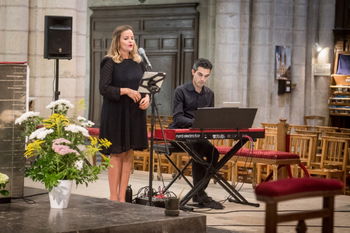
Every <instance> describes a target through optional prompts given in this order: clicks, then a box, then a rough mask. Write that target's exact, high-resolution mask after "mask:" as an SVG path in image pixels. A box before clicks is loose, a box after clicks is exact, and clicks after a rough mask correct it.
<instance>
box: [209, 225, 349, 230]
mask: <svg viewBox="0 0 350 233" xmlns="http://www.w3.org/2000/svg"><path fill="white" fill-rule="evenodd" d="M295 226H296V225H292V224H290V225H285V224H283V225H280V224H278V227H295ZM207 227H265V225H263V224H222V225H219V224H217V225H207ZM307 227H315V228H316V227H322V225H307ZM333 227H334V228H346V229H348V228H350V226H333Z"/></svg>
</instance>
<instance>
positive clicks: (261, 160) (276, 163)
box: [216, 146, 309, 187]
mask: <svg viewBox="0 0 350 233" xmlns="http://www.w3.org/2000/svg"><path fill="white" fill-rule="evenodd" d="M216 148H217V150H218V151H219V153H220V154H226V153H227V152H228V151H229V150H230V149H231V148H232V147H228V146H217V147H216ZM231 161H232V162H233V169H232V175H231V177H232V182H237V180H238V177H237V176H238V167H237V162H238V161H240V162H244V164H247V163H252V164H253V187H255V186H256V184H257V183H260V181H261V177H262V174H261V173H262V171H261V165H270V166H272V172H271V173H270V174H268V175H267V177H266V179H265V181H268V180H270V179H271V178H273V180H277V179H278V178H279V177H278V176H279V174H278V169H280V168H281V167H285V168H286V170H287V174H288V177H289V178H292V177H293V175H292V171H291V167H290V165H298V166H299V167H300V168H301V169H302V170H303V172H304V176H305V177H309V173H308V171H307V169H306V168H305V166H304V165H303V164H302V163H301V162H300V158H299V155H297V154H294V153H290V152H284V151H274V150H251V149H248V148H242V149H240V150H239V151H238V152H237V153H236V155H235V156H233V157H232V160H231ZM283 178H285V177H283Z"/></svg>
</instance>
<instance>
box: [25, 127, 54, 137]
mask: <svg viewBox="0 0 350 233" xmlns="http://www.w3.org/2000/svg"><path fill="white" fill-rule="evenodd" d="M50 133H53V129H46V128H44V127H43V128H39V129H37V130H35V131H34V132H33V133H31V134H30V135H29V139H30V140H31V139H34V138H37V139H41V140H43V139H44V138H46V136H47V135H48V134H50Z"/></svg>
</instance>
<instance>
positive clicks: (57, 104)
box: [46, 99, 74, 110]
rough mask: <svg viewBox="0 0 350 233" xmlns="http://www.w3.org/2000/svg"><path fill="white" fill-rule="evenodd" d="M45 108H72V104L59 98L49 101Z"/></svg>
mask: <svg viewBox="0 0 350 233" xmlns="http://www.w3.org/2000/svg"><path fill="white" fill-rule="evenodd" d="M46 108H47V109H54V108H57V109H58V110H65V109H69V108H74V105H73V104H72V103H71V102H69V101H68V100H65V99H59V100H56V101H53V102H51V103H49V105H47V106H46Z"/></svg>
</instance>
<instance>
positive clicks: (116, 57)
mask: <svg viewBox="0 0 350 233" xmlns="http://www.w3.org/2000/svg"><path fill="white" fill-rule="evenodd" d="M126 30H131V31H132V32H133V31H134V30H133V29H132V27H131V26H130V25H121V26H118V27H116V28H115V29H114V31H113V34H112V43H111V46H110V47H109V49H108V52H107V56H108V57H111V58H112V59H113V61H114V62H115V63H121V62H122V61H123V60H124V59H123V57H122V56H121V54H120V51H119V49H120V37H121V34H122V33H123V32H124V31H126ZM129 55H130V58H131V59H132V60H134V61H135V62H137V63H140V62H141V60H142V58H141V56H140V55H139V54H138V52H137V45H136V42H135V43H134V47H133V49H132V51H131V52H130V54H129Z"/></svg>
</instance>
